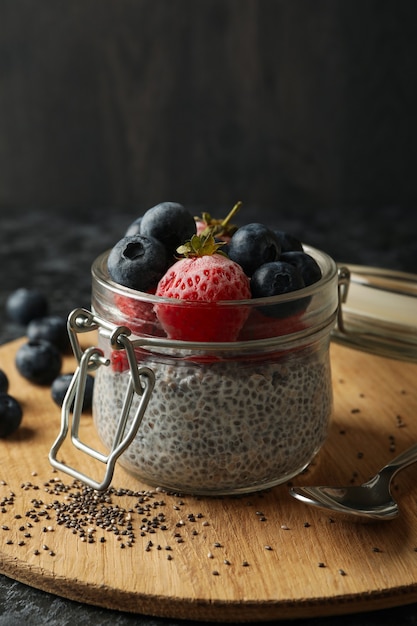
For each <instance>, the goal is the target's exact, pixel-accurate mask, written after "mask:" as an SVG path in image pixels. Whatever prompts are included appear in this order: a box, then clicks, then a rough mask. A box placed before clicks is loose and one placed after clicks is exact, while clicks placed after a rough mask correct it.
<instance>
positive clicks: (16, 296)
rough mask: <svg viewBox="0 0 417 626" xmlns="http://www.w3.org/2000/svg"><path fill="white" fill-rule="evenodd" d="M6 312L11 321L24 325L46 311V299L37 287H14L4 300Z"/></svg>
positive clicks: (45, 313)
mask: <svg viewBox="0 0 417 626" xmlns="http://www.w3.org/2000/svg"><path fill="white" fill-rule="evenodd" d="M6 312H7V315H8V316H9V318H10V319H11V320H12V321H13V322H17V323H18V324H22V325H26V324H28V323H29V322H30V321H31V320H33V319H36V318H37V317H43V316H45V315H47V313H48V301H47V299H46V298H45V296H44V295H43V294H42V293H41V292H40V291H38V290H37V289H26V288H25V287H21V288H20V289H16V291H14V292H13V293H11V294H10V296H9V297H8V298H7V301H6Z"/></svg>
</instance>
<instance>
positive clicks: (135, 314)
mask: <svg viewBox="0 0 417 626" xmlns="http://www.w3.org/2000/svg"><path fill="white" fill-rule="evenodd" d="M114 303H115V305H116V306H117V308H118V309H119V311H120V312H121V313H122V314H123V317H124V320H123V321H122V320H118V322H119V323H120V324H121V325H123V326H127V327H128V328H130V330H131V331H132V333H133V334H134V335H142V336H143V335H151V336H152V335H157V336H161V335H162V334H163V333H162V331H161V329H160V327H159V325H158V320H157V319H156V315H155V311H154V309H153V305H152V303H151V302H145V301H143V300H137V299H135V298H132V297H130V296H122V295H120V294H116V295H115V296H114Z"/></svg>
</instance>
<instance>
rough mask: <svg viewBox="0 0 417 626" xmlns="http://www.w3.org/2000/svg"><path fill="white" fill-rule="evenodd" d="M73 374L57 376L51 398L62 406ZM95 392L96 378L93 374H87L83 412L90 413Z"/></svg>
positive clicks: (52, 387)
mask: <svg viewBox="0 0 417 626" xmlns="http://www.w3.org/2000/svg"><path fill="white" fill-rule="evenodd" d="M72 377H73V374H61V375H60V376H57V378H55V380H54V381H53V383H52V386H51V396H52V399H53V401H54V402H55V403H56V404H57V405H58V406H62V403H63V402H64V398H65V394H66V393H67V391H68V387H69V386H70V383H71V380H72ZM93 390H94V378H93V376H91V374H87V379H86V381H85V393H84V401H83V411H90V410H91V407H92V405H93Z"/></svg>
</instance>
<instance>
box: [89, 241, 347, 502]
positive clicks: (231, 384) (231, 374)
mask: <svg viewBox="0 0 417 626" xmlns="http://www.w3.org/2000/svg"><path fill="white" fill-rule="evenodd" d="M305 248H306V251H307V252H308V253H309V254H311V255H312V256H314V258H315V259H316V261H317V262H318V263H319V265H320V267H321V270H322V278H321V280H320V281H319V282H317V283H315V284H314V285H312V286H310V287H307V288H305V289H302V290H299V291H298V292H293V293H292V294H286V295H284V296H277V297H273V298H261V299H257V300H247V301H240V302H233V303H220V304H219V305H218V306H219V307H221V309H222V311H224V315H223V316H222V319H224V320H226V323H227V319H228V317H229V316H230V315H232V316H233V315H234V314H239V315H241V316H242V317H243V318H244V319H245V320H246V321H245V323H244V325H243V327H242V330H241V333H240V335H239V337H238V339H237V341H234V342H224V343H200V344H199V343H190V342H184V341H182V342H180V341H175V340H172V339H170V338H168V337H167V336H166V335H165V332H164V330H163V328H162V327H161V326H160V324H159V322H158V315H157V313H158V307H159V306H165V307H166V306H170V307H175V311H176V314H178V315H187V316H188V317H187V319H190V320H191V322H190V323H192V319H193V309H192V307H193V306H195V305H194V303H191V304H190V303H184V302H181V301H175V302H172V301H171V300H167V299H163V298H158V297H156V296H152V295H149V294H144V293H140V292H135V291H133V290H130V289H127V288H124V287H121V286H120V285H116V284H115V283H113V282H112V281H111V280H110V278H109V276H108V273H107V269H106V258H107V254H103V255H101V257H99V258H98V259H97V260H96V262H95V263H94V265H93V270H92V271H93V293H92V308H93V311H94V314H95V315H97V316H99V317H100V318H103V319H105V320H106V321H107V322H109V323H111V324H115V325H117V326H126V327H127V328H129V329H130V330H131V332H132V335H131V337H130V339H131V340H132V341H133V345H134V348H135V355H136V359H137V363H138V367H139V366H140V367H148V368H150V369H151V370H152V371H153V372H154V375H155V387H154V390H153V392H152V395H151V398H150V401H149V404H148V406H147V408H146V411H145V414H144V417H143V420H142V423H141V425H140V428H139V430H138V433H137V435H136V437H135V439H134V441H133V443H131V445H130V446H129V448H128V449H127V450H126V451H125V452H124V453H123V455H122V456H121V457H120V460H119V462H120V464H121V465H122V466H123V467H124V468H125V469H126V470H128V471H129V472H131V473H133V474H134V475H135V476H137V478H138V479H140V480H141V481H144V482H146V483H147V484H150V485H154V486H160V487H164V488H167V489H170V490H174V491H182V492H190V493H195V494H208V495H217V494H232V493H244V492H250V491H255V490H259V489H264V488H267V487H271V486H273V485H277V484H279V483H282V482H285V481H287V480H289V479H290V478H291V477H292V476H294V475H296V474H298V473H300V472H301V471H302V470H303V469H304V468H305V467H306V466H307V465H308V464H309V463H310V462H311V460H312V459H313V457H314V456H315V454H316V453H317V452H318V450H319V449H320V447H321V445H322V444H323V442H324V440H325V438H326V436H327V432H328V425H329V419H330V415H331V408H332V385H331V372H330V362H329V341H330V332H331V330H332V328H333V325H334V321H335V316H336V312H337V307H338V294H337V268H336V265H335V263H334V261H333V260H332V259H331V258H330V257H328V256H327V255H326V254H324V253H322V252H320V251H318V250H314V249H312V248H307V247H305ZM198 306H199V307H201V305H198ZM99 347H100V348H101V349H102V350H103V352H104V354H105V356H106V357H107V358H108V361H109V365H107V366H105V367H100V368H99V370H98V371H97V373H96V383H95V393H94V403H93V415H94V420H95V424H96V428H97V430H98V433H99V436H100V438H101V440H102V441H103V443H104V444H105V446H106V447H109V448H110V447H111V442H112V440H113V438H114V434H115V432H116V430H117V426H118V418H119V415H120V411H121V407H122V404H123V398H124V393H125V391H126V388H127V386H128V382H129V379H130V370H129V365H128V360H127V358H126V354H125V353H124V351H123V350H115V349H114V347H112V346H111V345H110V343H109V341H108V336H107V334H106V333H103V332H101V331H99ZM135 402H136V400H134V402H133V406H132V409H131V413H132V415H133V413H134V410H135Z"/></svg>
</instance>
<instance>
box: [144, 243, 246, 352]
mask: <svg viewBox="0 0 417 626" xmlns="http://www.w3.org/2000/svg"><path fill="white" fill-rule="evenodd" d="M219 247H220V245H219V244H216V243H215V242H214V239H213V237H212V236H211V235H208V236H207V237H198V236H197V235H195V236H194V237H193V238H192V239H191V241H190V242H189V243H188V244H186V245H185V246H181V247H180V248H179V249H178V252H179V253H181V254H187V255H188V256H187V257H186V258H183V259H180V260H179V261H177V262H176V263H174V265H172V266H171V267H170V268H169V270H168V271H167V273H166V274H165V275H164V276H163V277H162V278H161V280H160V281H159V284H158V286H157V288H156V295H157V296H162V297H165V298H172V299H173V300H180V301H181V302H177V303H173V304H168V303H161V304H157V305H156V306H155V312H156V315H157V317H158V319H159V321H160V323H161V325H162V327H163V328H164V330H165V332H166V333H167V335H168V337H170V338H171V339H181V340H185V341H235V340H236V338H237V336H238V334H239V332H240V329H241V328H242V326H243V324H244V323H245V320H246V318H247V316H248V314H249V311H248V308H247V307H245V306H235V305H224V306H222V305H221V301H224V300H247V299H249V298H250V297H251V293H250V287H249V279H248V277H247V276H246V275H245V273H244V272H243V270H242V268H241V267H240V265H238V264H237V263H234V262H233V261H231V260H230V259H228V258H227V257H226V256H224V255H223V254H221V253H219Z"/></svg>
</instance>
